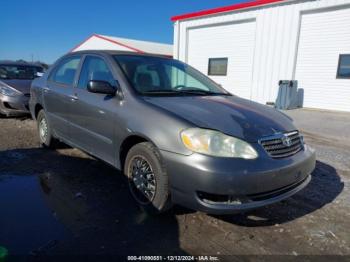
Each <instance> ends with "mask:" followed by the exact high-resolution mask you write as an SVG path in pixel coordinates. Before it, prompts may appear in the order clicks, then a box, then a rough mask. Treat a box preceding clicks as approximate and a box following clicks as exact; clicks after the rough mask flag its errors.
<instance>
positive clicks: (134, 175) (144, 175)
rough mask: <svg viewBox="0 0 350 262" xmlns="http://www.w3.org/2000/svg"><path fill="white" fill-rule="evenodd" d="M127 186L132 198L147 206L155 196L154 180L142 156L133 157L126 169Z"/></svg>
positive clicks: (155, 186) (148, 165)
mask: <svg viewBox="0 0 350 262" xmlns="http://www.w3.org/2000/svg"><path fill="white" fill-rule="evenodd" d="M128 170H129V171H128V177H129V186H130V190H131V193H132V194H133V196H134V198H135V199H136V200H137V201H138V202H139V203H141V204H144V205H145V204H149V203H150V202H152V201H153V200H154V197H155V195H156V188H157V183H156V178H155V175H154V172H153V169H152V166H151V164H150V163H149V162H148V161H147V160H146V158H144V157H143V156H134V157H133V158H132V159H131V160H130V164H129V168H128Z"/></svg>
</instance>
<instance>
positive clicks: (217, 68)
mask: <svg viewBox="0 0 350 262" xmlns="http://www.w3.org/2000/svg"><path fill="white" fill-rule="evenodd" d="M227 63H228V58H227V57H225V58H209V65H208V75H210V76H225V75H227Z"/></svg>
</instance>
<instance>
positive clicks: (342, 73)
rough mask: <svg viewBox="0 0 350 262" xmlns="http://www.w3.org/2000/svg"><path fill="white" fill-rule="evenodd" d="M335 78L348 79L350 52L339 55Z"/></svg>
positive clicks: (349, 73)
mask: <svg viewBox="0 0 350 262" xmlns="http://www.w3.org/2000/svg"><path fill="white" fill-rule="evenodd" d="M337 78H343V79H344V78H345V79H350V54H348V55H340V56H339V62H338V72H337Z"/></svg>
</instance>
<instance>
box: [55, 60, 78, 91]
mask: <svg viewBox="0 0 350 262" xmlns="http://www.w3.org/2000/svg"><path fill="white" fill-rule="evenodd" d="M79 62H80V57H70V58H67V59H66V60H64V61H63V62H62V63H61V64H60V65H58V67H57V68H56V69H55V70H54V72H53V74H52V75H51V76H50V80H51V81H54V82H56V83H60V84H65V85H73V82H74V77H75V73H76V72H77V69H78V66H79Z"/></svg>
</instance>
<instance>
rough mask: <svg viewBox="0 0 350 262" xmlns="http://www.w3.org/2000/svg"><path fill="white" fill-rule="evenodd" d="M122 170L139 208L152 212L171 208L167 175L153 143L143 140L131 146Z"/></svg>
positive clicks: (160, 211)
mask: <svg viewBox="0 0 350 262" xmlns="http://www.w3.org/2000/svg"><path fill="white" fill-rule="evenodd" d="M124 172H125V175H126V176H127V177H128V181H129V188H130V191H131V194H132V196H133V197H134V199H135V200H136V201H137V202H138V204H139V205H140V206H141V208H143V209H144V210H146V211H147V212H148V213H152V214H158V213H162V212H165V211H167V210H168V209H170V208H171V200H170V191H169V183H168V175H167V173H166V170H165V167H164V165H163V164H162V161H161V158H160V154H159V152H158V150H157V148H156V147H155V146H154V145H153V144H151V143H149V142H144V143H140V144H137V145H135V146H134V147H132V148H131V149H130V151H129V152H128V155H127V157H126V161H125V167H124Z"/></svg>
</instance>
